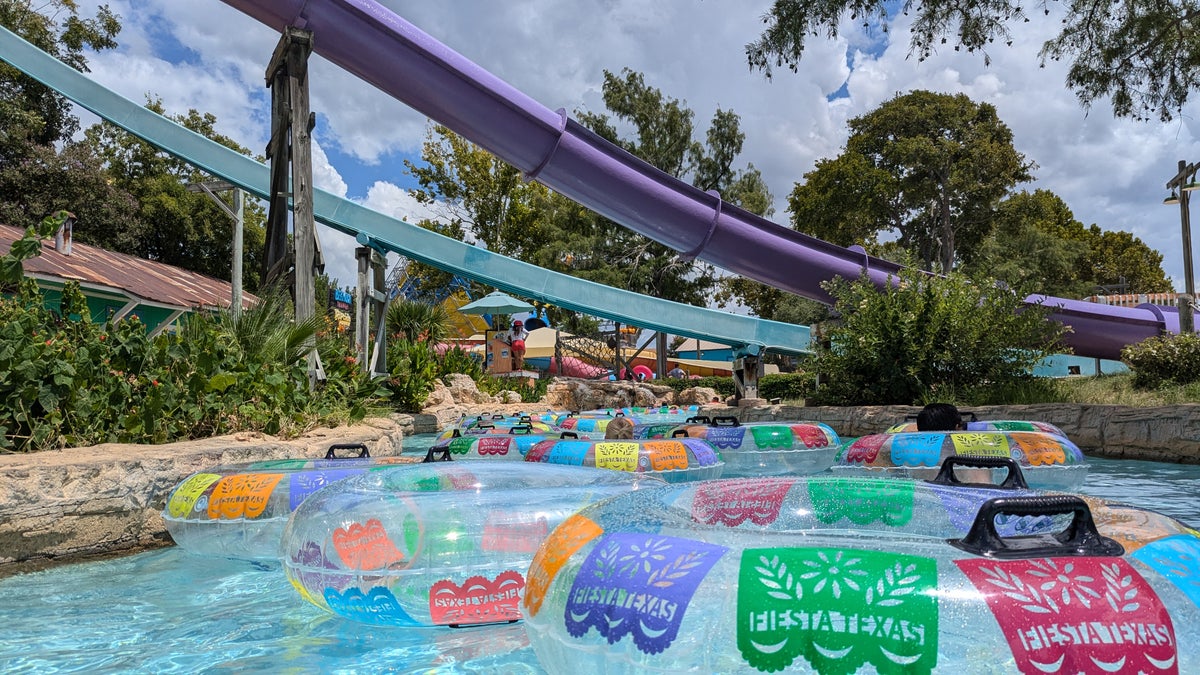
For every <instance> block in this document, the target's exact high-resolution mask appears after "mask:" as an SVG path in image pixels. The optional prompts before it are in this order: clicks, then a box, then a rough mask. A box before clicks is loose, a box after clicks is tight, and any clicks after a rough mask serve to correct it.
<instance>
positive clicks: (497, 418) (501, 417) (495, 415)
mask: <svg viewBox="0 0 1200 675" xmlns="http://www.w3.org/2000/svg"><path fill="white" fill-rule="evenodd" d="M492 419H494V420H502V419H504V415H501V414H500V413H496V414H494V415H492Z"/></svg>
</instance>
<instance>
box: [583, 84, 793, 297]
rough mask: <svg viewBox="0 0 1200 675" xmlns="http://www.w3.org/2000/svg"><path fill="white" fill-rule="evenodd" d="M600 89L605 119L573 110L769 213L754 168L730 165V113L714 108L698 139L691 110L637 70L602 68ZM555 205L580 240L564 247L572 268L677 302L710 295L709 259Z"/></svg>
mask: <svg viewBox="0 0 1200 675" xmlns="http://www.w3.org/2000/svg"><path fill="white" fill-rule="evenodd" d="M603 97H604V104H605V106H606V107H607V108H608V111H609V112H610V113H611V114H612V119H610V117H609V115H607V114H604V113H592V112H579V113H578V114H577V117H578V118H579V121H580V123H582V124H584V125H585V126H587V127H588V128H590V129H591V130H592V131H594V132H596V133H597V134H598V135H600V136H601V137H603V138H605V139H606V140H608V141H610V142H612V143H614V144H616V145H618V146H620V147H622V148H624V149H625V150H627V151H629V152H630V153H631V154H633V155H636V156H637V157H640V158H641V159H643V160H645V161H646V162H648V163H650V164H652V165H653V166H655V167H657V168H659V169H661V170H662V171H664V172H666V173H668V174H671V175H672V176H675V177H676V178H679V179H681V180H684V181H687V182H689V183H691V184H692V185H693V186H695V187H697V188H699V189H701V190H713V191H716V192H718V193H720V194H721V196H722V198H723V199H724V200H725V201H727V202H729V203H731V204H735V205H737V206H740V207H742V208H744V209H747V210H749V211H751V212H753V213H758V214H760V215H769V214H770V212H771V206H770V204H771V201H772V198H771V195H770V192H769V191H768V190H767V187H766V182H765V181H764V180H763V179H762V176H761V173H760V172H759V171H758V169H756V168H754V166H753V165H747V167H746V168H745V169H741V170H738V169H736V168H735V167H734V166H733V163H734V161H735V160H736V159H737V156H738V155H739V154H741V151H742V144H743V143H744V141H745V134H744V133H742V131H741V128H740V118H739V117H738V116H737V114H736V113H734V112H733V111H728V110H721V109H717V111H716V112H715V113H714V114H713V117H712V121H711V122H710V125H709V128H708V130H707V131H706V132H705V133H704V141H703V142H701V141H699V140H696V139H695V126H694V124H693V118H694V116H695V115H694V113H693V111H692V110H691V109H689V108H687V107H686V103H684V102H681V101H679V100H677V99H673V98H667V97H665V96H664V95H663V93H662V91H660V90H659V89H657V88H655V87H651V86H649V85H647V84H646V82H645V78H644V77H643V75H642V74H641V73H638V72H635V71H632V70H630V69H628V68H626V69H623V70H622V71H621V74H620V76H618V75H616V74H614V73H612V72H609V71H607V70H606V71H605V72H604V85H603ZM614 120H619V121H622V122H624V123H626V124H628V125H630V126H632V127H633V132H632V134H631V135H630V137H628V138H622V137H621V135H620V134H619V133H618V132H617V129H616V125H615V121H614ZM560 211H566V212H567V213H568V214H569V215H568V218H567V219H566V220H565V221H564V222H563V223H562V224H561V225H560V230H564V231H569V232H570V236H571V237H573V238H574V242H573V243H575V244H576V245H577V246H580V248H577V249H576V250H575V251H574V252H573V253H571V254H570V255H571V257H572V260H573V264H572V273H573V274H575V275H577V276H580V277H583V278H586V279H590V280H592V281H596V282H599V283H603V284H607V285H610V286H617V287H620V288H626V289H628V290H632V291H636V292H638V293H643V294H646V295H653V296H655V297H660V298H666V299H669V300H675V301H677V302H684V303H690V304H700V305H702V304H705V303H706V302H707V300H708V299H709V295H710V292H711V291H712V288H713V286H714V284H715V283H716V280H717V274H716V270H715V269H714V268H713V267H712V266H710V265H707V264H704V263H700V262H697V261H687V260H683V259H681V258H680V257H679V256H678V255H677V253H676V252H675V251H673V250H671V249H669V248H667V247H665V246H663V245H661V244H658V243H656V242H654V241H652V240H650V239H649V238H647V237H644V236H642V235H640V234H637V233H635V232H632V231H630V230H627V229H625V228H623V227H621V226H619V225H617V224H616V223H613V222H612V221H609V220H607V219H605V218H602V217H600V216H598V215H595V214H592V213H590V212H587V213H582V212H578V211H576V212H573V213H572V212H570V210H569V209H560ZM584 216H586V217H584ZM589 221H590V222H589Z"/></svg>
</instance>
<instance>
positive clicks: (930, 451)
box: [888, 433, 946, 466]
mask: <svg viewBox="0 0 1200 675" xmlns="http://www.w3.org/2000/svg"><path fill="white" fill-rule="evenodd" d="M888 440H889V441H890V448H891V451H892V452H891V454H892V463H893V464H895V465H896V466H938V465H939V464H941V463H942V446H943V445H945V443H946V434H942V433H937V434H922V433H907V434H897V435H894V436H892V437H891V438H890V439H888Z"/></svg>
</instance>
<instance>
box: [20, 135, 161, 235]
mask: <svg viewBox="0 0 1200 675" xmlns="http://www.w3.org/2000/svg"><path fill="white" fill-rule="evenodd" d="M60 210H64V211H70V212H72V213H74V214H75V215H76V217H77V223H78V224H79V229H81V230H84V231H86V230H89V229H93V228H99V229H100V230H101V231H104V232H125V231H129V230H134V229H136V223H137V211H138V203H137V200H136V199H135V198H134V196H133V195H132V194H130V193H129V192H128V191H127V190H125V189H124V188H122V187H121V186H119V185H116V184H115V183H114V181H113V180H112V177H111V175H110V174H109V173H108V171H107V170H106V169H105V168H104V162H103V160H102V159H101V158H100V157H99V156H98V155H96V153H95V152H93V151H92V148H91V147H90V146H89V145H87V144H86V143H75V142H68V143H66V144H65V145H64V146H63V147H62V149H61V150H58V149H56V148H55V147H54V146H51V145H32V146H29V148H28V149H27V152H26V154H25V156H24V157H23V158H22V160H21V161H0V222H4V223H7V224H9V225H13V226H16V227H28V226H30V225H32V224H34V223H36V222H38V221H39V220H40V219H41V218H42V217H44V216H45V215H47V214H50V213H53V212H55V211H60ZM80 240H81V241H83V242H84V243H92V242H91V241H89V239H88V238H87V237H81V238H80ZM110 248H111V247H110Z"/></svg>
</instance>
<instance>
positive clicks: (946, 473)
mask: <svg viewBox="0 0 1200 675" xmlns="http://www.w3.org/2000/svg"><path fill="white" fill-rule="evenodd" d="M956 466H964V467H968V468H976V469H1008V475H1006V476H1005V477H1004V481H1003V482H1001V483H1000V484H995V483H990V482H988V483H964V482H962V481H960V480H959V479H958V476H957V475H955V473H954V467H956ZM928 482H930V483H933V484H934V485H953V486H955V487H976V488H990V489H1000V490H1028V489H1029V484H1028V483H1026V482H1025V473H1024V472H1023V471H1021V465H1020V464H1017V460H1015V459H1013V458H1012V457H979V456H973V455H951V456H949V457H947V458H946V459H945V460H944V461H943V462H942V468H941V469H940V470H939V471H938V475H937V477H936V478H934V479H933V480H931V481H928Z"/></svg>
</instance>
